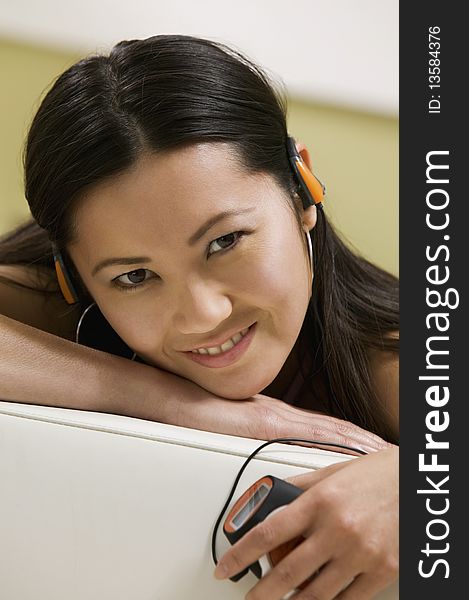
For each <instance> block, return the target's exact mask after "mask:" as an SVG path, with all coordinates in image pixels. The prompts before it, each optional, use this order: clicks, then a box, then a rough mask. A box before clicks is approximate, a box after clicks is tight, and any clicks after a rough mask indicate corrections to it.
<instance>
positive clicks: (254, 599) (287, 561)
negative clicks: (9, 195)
mask: <svg viewBox="0 0 469 600" xmlns="http://www.w3.org/2000/svg"><path fill="white" fill-rule="evenodd" d="M325 556H327V554H326V552H324V547H323V546H322V545H321V546H320V545H319V543H318V541H317V540H316V539H314V538H312V537H310V538H307V539H306V540H305V541H304V542H302V543H301V544H300V545H299V546H297V547H296V548H295V549H294V550H292V551H291V552H290V553H289V554H287V556H286V557H285V558H284V559H283V560H282V561H281V562H279V563H278V564H276V565H275V566H274V567H273V568H272V570H271V571H269V572H268V573H267V574H266V575H265V576H264V577H263V578H262V579H261V580H260V581H259V583H257V585H256V586H254V588H252V590H251V591H250V592H249V594H248V595H247V596H246V600H258V599H259V600H260V599H261V598H262V599H264V598H265V599H267V600H280V599H282V598H284V597H285V596H286V595H287V594H288V593H289V592H291V591H292V590H296V589H298V588H299V587H300V586H303V585H305V582H306V585H307V582H308V580H309V579H310V578H311V577H313V576H314V575H315V574H316V573H317V572H318V571H319V569H321V567H323V565H324V562H325V558H324V557H325ZM323 568H324V567H323ZM339 590H340V588H339ZM296 597H297V596H296V595H295V599H296ZM308 598H309V596H308ZM321 598H322V596H321ZM325 598H326V597H325ZM331 598H332V596H331Z"/></svg>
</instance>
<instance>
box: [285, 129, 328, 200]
mask: <svg viewBox="0 0 469 600" xmlns="http://www.w3.org/2000/svg"><path fill="white" fill-rule="evenodd" d="M287 152H288V159H289V161H290V164H291V166H292V169H293V171H294V173H295V175H296V179H297V181H298V185H299V192H300V197H301V200H302V202H303V208H305V209H306V208H308V206H316V208H318V209H320V210H322V202H323V200H324V196H325V194H326V188H325V186H324V185H323V184H322V183H321V182H320V181H319V179H318V178H317V177H316V175H314V174H313V172H312V171H311V170H310V169H309V168H308V167H307V165H306V163H305V162H304V160H303V159H302V158H301V156H300V153H299V152H298V150H297V148H296V143H295V140H294V138H292V137H291V136H288V137H287Z"/></svg>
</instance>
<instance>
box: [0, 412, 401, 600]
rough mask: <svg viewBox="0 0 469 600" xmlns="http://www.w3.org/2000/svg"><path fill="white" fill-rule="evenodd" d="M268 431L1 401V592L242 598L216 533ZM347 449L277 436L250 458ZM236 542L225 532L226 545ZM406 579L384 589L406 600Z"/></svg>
mask: <svg viewBox="0 0 469 600" xmlns="http://www.w3.org/2000/svg"><path fill="white" fill-rule="evenodd" d="M260 443H261V442H259V441H258V440H248V439H244V438H238V437H232V436H226V435H219V434H214V433H208V432H201V431H197V430H193V429H185V428H180V427H174V426H170V425H162V424H160V423H154V422H150V421H144V420H140V419H133V418H127V417H121V416H116V415H111V414H102V413H93V412H85V411H77V410H64V409H58V408H51V407H43V406H36V405H27V404H16V403H10V402H0V598H1V599H2V600H208V599H212V598H213V599H217V600H219V599H223V600H240V599H242V598H244V596H245V594H246V592H247V591H248V590H249V589H250V588H251V587H252V586H253V584H254V583H255V582H256V579H255V577H254V575H252V574H251V573H249V574H248V575H246V576H245V577H244V578H243V579H242V580H240V581H239V582H238V583H233V582H231V581H223V582H220V581H216V580H215V579H214V578H213V576H212V572H213V569H214V565H213V562H212V558H211V535H212V529H213V526H214V523H215V520H216V518H217V516H218V514H219V512H220V510H221V508H222V506H223V504H224V503H225V501H226V498H227V496H228V493H229V490H230V489H231V486H232V484H233V481H234V478H235V476H236V474H237V472H238V470H239V468H240V467H241V465H242V464H243V462H244V460H245V458H246V457H247V456H248V455H249V454H250V453H251V452H252V451H253V450H254V449H255V448H256V447H257V446H258V445H260ZM339 460H353V459H351V458H350V457H346V456H345V455H341V454H337V453H332V452H326V451H321V450H316V449H308V448H304V447H300V446H288V445H283V444H277V445H275V446H270V447H268V448H266V449H265V450H263V451H262V453H261V454H260V455H258V456H257V457H256V459H254V460H253V461H251V463H250V465H249V466H248V468H247V470H246V472H245V474H244V475H243V477H242V479H241V481H240V484H239V486H238V488H237V493H236V494H235V496H234V499H233V502H234V500H235V499H236V498H237V497H239V495H241V493H242V492H243V491H244V490H245V489H246V488H247V487H248V486H249V485H250V484H251V483H252V482H254V481H255V480H256V479H258V478H259V477H261V476H263V475H266V474H272V475H277V476H279V477H288V476H290V475H294V474H297V473H301V472H304V471H305V470H307V469H318V468H321V467H324V466H327V465H330V464H332V463H334V462H336V461H339ZM226 547H227V542H226V541H225V540H224V537H223V534H222V533H220V534H219V536H218V545H217V549H218V554H219V555H220V554H221V552H223V550H224V549H225V548H226ZM397 589H398V587H397V584H396V585H394V586H391V587H390V588H388V590H386V591H385V592H383V593H381V594H380V595H379V596H378V598H379V600H396V598H397V597H398V592H397Z"/></svg>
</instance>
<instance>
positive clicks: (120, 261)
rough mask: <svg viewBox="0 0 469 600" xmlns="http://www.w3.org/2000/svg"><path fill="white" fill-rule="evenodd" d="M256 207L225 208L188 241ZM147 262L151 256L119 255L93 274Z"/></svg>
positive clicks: (191, 242) (199, 237)
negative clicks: (229, 218)
mask: <svg viewBox="0 0 469 600" xmlns="http://www.w3.org/2000/svg"><path fill="white" fill-rule="evenodd" d="M255 209H256V207H254V206H252V207H250V208H235V209H232V210H225V211H223V212H221V213H218V214H217V215H214V216H213V217H210V219H208V220H207V221H206V222H205V223H204V224H203V225H201V226H200V227H199V229H197V231H196V232H195V233H194V234H193V235H191V237H190V238H189V239H188V241H187V243H188V245H189V246H194V245H195V244H196V243H197V242H198V241H199V240H200V239H201V238H203V236H204V235H205V234H206V233H207V231H209V230H210V229H211V228H212V227H213V226H214V225H216V224H217V223H219V222H220V221H223V220H224V219H226V218H227V217H231V216H236V215H243V214H246V213H250V212H253V211H254V210H255ZM145 262H151V258H149V257H148V256H126V257H117V258H106V259H104V260H102V261H100V262H99V263H98V264H97V265H96V266H95V267H94V269H93V270H92V272H91V275H92V276H93V277H94V276H95V275H96V274H97V273H98V272H99V271H101V269H105V268H106V267H112V266H115V265H127V266H128V265H137V264H141V263H145Z"/></svg>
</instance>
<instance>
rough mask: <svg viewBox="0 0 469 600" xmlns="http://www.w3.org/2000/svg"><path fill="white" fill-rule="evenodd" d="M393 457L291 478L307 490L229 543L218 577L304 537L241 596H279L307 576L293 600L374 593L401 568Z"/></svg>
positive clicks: (361, 597)
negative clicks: (235, 540) (231, 543)
mask: <svg viewBox="0 0 469 600" xmlns="http://www.w3.org/2000/svg"><path fill="white" fill-rule="evenodd" d="M398 461H399V450H398V448H392V449H389V450H383V451H381V452H376V453H374V454H371V455H369V456H364V457H361V458H356V459H354V460H351V461H347V462H343V463H339V464H335V465H332V466H330V467H326V468H323V469H320V470H318V471H315V472H312V473H306V474H303V475H299V476H297V477H292V478H290V479H288V481H289V482H290V483H293V484H294V485H297V486H298V487H301V488H302V489H303V490H305V491H304V493H303V494H301V496H299V497H298V498H297V499H296V500H294V501H293V502H292V503H291V504H289V505H288V506H287V507H286V508H284V509H283V510H281V511H279V512H278V513H276V514H274V515H273V516H271V517H269V518H267V519H265V520H264V521H263V522H262V523H260V524H259V525H257V526H256V527H254V528H253V529H252V530H251V531H249V532H248V533H247V534H246V535H245V536H244V537H243V538H242V539H241V540H240V541H238V542H237V543H236V544H235V545H234V546H233V547H232V548H230V550H228V551H227V552H226V553H225V555H224V556H223V557H222V558H221V559H220V562H219V563H218V566H217V569H216V570H215V576H216V577H218V578H225V577H231V576H232V575H235V574H236V573H239V572H240V571H242V570H243V569H244V568H245V567H247V566H248V565H250V564H252V563H253V562H255V561H257V560H258V559H259V558H260V557H261V556H263V555H265V554H266V553H267V552H269V551H271V550H273V549H275V548H278V547H279V546H280V545H281V544H284V543H286V542H288V541H291V540H293V539H295V538H297V537H299V536H301V537H303V538H305V539H304V541H303V542H301V543H300V544H299V545H298V546H297V547H296V548H294V549H293V550H292V551H291V552H290V553H289V554H287V555H286V556H285V557H284V558H283V560H281V562H280V563H278V564H276V565H275V566H274V568H273V569H272V570H271V571H269V572H268V573H267V574H266V575H265V576H264V577H263V578H262V579H261V580H260V581H259V583H257V584H256V585H255V586H254V588H252V589H251V591H250V592H249V593H248V595H247V596H246V600H280V599H281V598H283V597H284V596H285V595H286V594H287V593H288V592H290V591H291V590H293V589H295V588H297V586H299V585H300V584H301V583H303V582H304V581H306V580H308V578H310V577H311V576H312V580H311V582H310V583H308V584H307V586H306V587H305V588H304V589H303V590H302V591H300V592H299V593H298V594H297V595H295V600H302V599H303V598H304V599H306V598H321V600H332V599H336V600H339V599H340V600H352V599H353V600H369V599H371V598H373V597H374V596H375V594H377V593H378V592H379V591H380V590H381V589H383V588H384V587H387V586H388V585H390V584H391V583H392V582H393V581H394V580H395V579H396V578H397V575H398V551H399V543H398V493H399V492H398V489H399V488H398ZM224 568H225V569H224ZM318 571H319V572H318Z"/></svg>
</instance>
